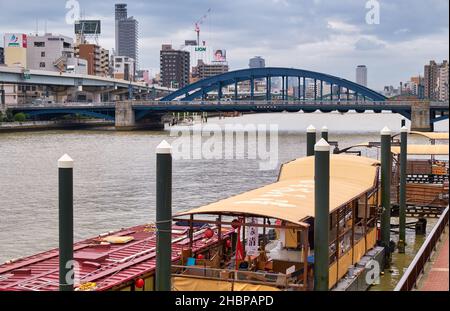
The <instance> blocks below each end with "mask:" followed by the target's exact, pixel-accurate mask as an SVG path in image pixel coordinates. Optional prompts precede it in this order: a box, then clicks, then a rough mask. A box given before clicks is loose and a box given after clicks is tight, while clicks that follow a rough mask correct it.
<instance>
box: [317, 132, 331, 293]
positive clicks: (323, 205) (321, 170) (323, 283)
mask: <svg viewBox="0 0 450 311" xmlns="http://www.w3.org/2000/svg"><path fill="white" fill-rule="evenodd" d="M314 151H315V160H314V161H315V163H314V172H315V174H314V176H315V177H314V181H315V185H314V193H315V194H314V196H315V207H314V209H315V218H314V290H315V291H328V290H329V288H328V277H329V276H328V274H329V240H328V239H329V237H328V234H329V229H330V228H329V217H330V145H329V144H328V143H327V142H326V141H325V140H324V139H321V140H320V141H319V142H318V143H317V144H316V145H315V148H314Z"/></svg>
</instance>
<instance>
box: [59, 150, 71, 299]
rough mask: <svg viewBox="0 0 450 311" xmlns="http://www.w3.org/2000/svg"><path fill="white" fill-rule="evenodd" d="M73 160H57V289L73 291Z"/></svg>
mask: <svg viewBox="0 0 450 311" xmlns="http://www.w3.org/2000/svg"><path fill="white" fill-rule="evenodd" d="M73 165H74V162H73V160H72V159H71V158H70V157H69V156H68V155H67V154H66V155H64V156H62V157H61V158H60V159H59V160H58V175H59V290H60V291H73V288H74V279H75V274H74V273H75V271H73V268H74V264H73Z"/></svg>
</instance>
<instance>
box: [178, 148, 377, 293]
mask: <svg viewBox="0 0 450 311" xmlns="http://www.w3.org/2000/svg"><path fill="white" fill-rule="evenodd" d="M314 187H315V186H314V157H308V158H302V159H297V160H295V161H292V162H290V163H287V164H285V165H283V166H282V168H281V171H280V174H279V179H278V181H277V182H276V183H274V184H271V185H268V186H265V187H262V188H259V189H255V190H252V191H249V192H246V193H243V194H240V195H236V196H234V197H231V198H228V199H224V200H221V201H218V202H216V203H213V204H209V205H206V206H203V207H200V208H197V209H193V210H191V211H188V212H183V213H180V214H178V215H176V216H175V219H174V221H177V222H178V223H179V224H181V223H183V224H188V226H190V228H191V232H193V231H194V230H193V228H194V227H195V226H209V230H207V234H206V233H205V236H204V239H206V240H207V239H212V238H218V240H219V241H222V243H220V244H219V246H218V247H216V248H212V249H209V250H208V251H207V252H205V253H198V252H197V253H196V252H194V251H193V250H192V249H191V248H189V247H188V248H187V249H184V250H183V251H182V252H183V255H182V260H181V264H180V265H174V266H172V271H173V276H172V282H173V288H174V290H177V291H194V290H220V291H243V290H252V291H257V290H264V291H267V290H301V291H308V290H312V289H313V286H314V284H313V282H314V250H315V249H316V248H317V247H319V246H317V245H314V220H315V219H314V216H315V205H314V201H315V200H314ZM378 202H379V162H378V161H377V160H374V159H370V158H364V157H358V156H353V155H332V156H331V159H330V207H329V217H330V219H329V239H328V240H329V241H328V242H329V243H328V245H327V246H328V250H329V288H330V289H331V288H333V287H334V286H335V285H336V284H337V283H338V282H339V280H341V279H342V278H343V277H344V276H345V275H346V274H347V273H348V272H349V269H350V268H351V267H352V266H353V265H354V264H356V263H358V262H359V261H360V260H361V258H362V257H363V256H364V255H365V254H366V253H367V252H368V251H369V250H371V249H373V248H374V247H375V246H376V243H377V229H376V228H377V221H378V209H377V207H378V205H379V204H378ZM230 227H231V228H232V229H234V233H233V234H232V236H231V238H224V237H223V236H222V232H226V231H227V230H229V229H230ZM191 238H193V237H191ZM322 247H324V246H322Z"/></svg>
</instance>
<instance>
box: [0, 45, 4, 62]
mask: <svg viewBox="0 0 450 311" xmlns="http://www.w3.org/2000/svg"><path fill="white" fill-rule="evenodd" d="M4 63H5V50H4V49H3V48H2V47H0V65H2V64H4Z"/></svg>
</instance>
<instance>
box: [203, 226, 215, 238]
mask: <svg viewBox="0 0 450 311" xmlns="http://www.w3.org/2000/svg"><path fill="white" fill-rule="evenodd" d="M213 236H214V231H213V230H212V229H210V228H208V229H206V231H205V238H207V239H211V238H212V237H213Z"/></svg>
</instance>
